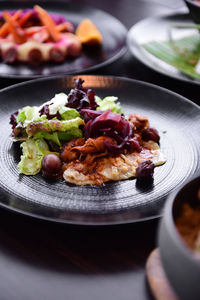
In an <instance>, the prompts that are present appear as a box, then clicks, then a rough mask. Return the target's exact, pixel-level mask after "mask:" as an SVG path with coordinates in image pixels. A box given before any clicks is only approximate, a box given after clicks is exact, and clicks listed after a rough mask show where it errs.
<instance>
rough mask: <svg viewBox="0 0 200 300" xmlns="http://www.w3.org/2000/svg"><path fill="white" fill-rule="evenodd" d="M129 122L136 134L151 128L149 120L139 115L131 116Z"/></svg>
mask: <svg viewBox="0 0 200 300" xmlns="http://www.w3.org/2000/svg"><path fill="white" fill-rule="evenodd" d="M128 121H129V123H130V124H131V125H132V127H133V131H134V132H141V131H142V130H144V129H145V128H147V127H149V121H148V119H147V118H146V117H144V116H141V115H138V114H130V115H129V117H128Z"/></svg>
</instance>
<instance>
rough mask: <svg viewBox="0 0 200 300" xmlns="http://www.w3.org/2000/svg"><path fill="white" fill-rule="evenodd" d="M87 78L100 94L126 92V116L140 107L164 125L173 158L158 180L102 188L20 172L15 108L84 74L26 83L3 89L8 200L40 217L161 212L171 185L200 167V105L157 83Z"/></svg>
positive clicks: (122, 217) (4, 199)
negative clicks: (14, 134)
mask: <svg viewBox="0 0 200 300" xmlns="http://www.w3.org/2000/svg"><path fill="white" fill-rule="evenodd" d="M79 77H82V78H83V79H84V80H85V83H84V85H85V87H90V88H93V89H94V90H95V91H96V94H97V95H99V96H100V97H105V96H108V95H116V96H118V97H119V100H120V102H121V104H122V106H123V109H124V112H125V114H126V115H127V114H129V113H131V112H132V113H133V112H135V113H139V114H142V115H145V116H147V117H148V118H149V120H150V123H151V125H152V126H153V127H156V128H157V129H158V130H159V132H160V135H161V142H160V144H161V150H162V152H163V153H164V155H165V156H166V158H167V162H166V163H165V164H164V165H163V166H160V167H158V168H156V169H155V176H154V182H153V183H152V184H151V185H149V186H147V185H146V186H145V185H141V184H138V182H137V181H136V179H130V180H125V181H118V182H109V183H107V184H105V186H102V187H97V186H85V187H79V186H75V185H72V184H66V183H65V182H64V181H62V180H60V181H57V182H55V183H51V182H48V181H47V180H45V179H44V178H43V177H42V176H41V175H36V176H24V175H20V176H19V175H18V170H17V163H18V162H19V157H20V147H19V144H18V143H12V141H11V139H10V135H11V126H10V125H9V116H10V114H11V113H12V112H15V111H16V110H18V109H19V108H21V107H23V106H26V105H39V104H41V103H43V102H44V101H46V100H48V99H50V98H52V97H53V96H54V95H55V93H59V92H62V91H63V92H67V93H68V92H69V90H70V89H71V88H72V87H73V86H74V79H75V78H76V77H75V76H74V77H73V76H69V77H63V78H61V77H59V78H48V79H38V80H34V81H31V82H27V83H21V84H18V85H15V86H13V87H10V88H6V89H4V90H2V91H1V92H0V103H1V110H0V154H1V156H0V188H1V193H0V204H1V205H2V206H5V207H7V208H9V209H12V210H15V211H18V212H21V213H24V214H28V215H32V216H35V217H39V218H44V219H49V220H53V221H59V222H66V223H74V224H84V225H86V224H89V225H91V224H93V225H103V224H119V223H127V222H138V221H140V220H144V219H149V218H154V217H157V216H159V215H160V214H161V210H162V208H163V204H164V202H165V198H166V196H167V195H168V194H169V192H171V191H172V190H174V189H175V188H177V187H178V186H179V185H180V184H181V183H182V182H183V181H184V180H185V179H187V178H188V177H189V176H190V175H192V174H193V173H194V172H195V171H196V170H197V169H198V168H199V166H200V159H199V158H200V147H199V144H200V135H199V132H200V123H199V119H200V108H199V107H198V106H197V105H195V104H193V103H192V102H190V101H189V100H187V99H185V98H183V97H182V96H179V95H177V94H175V93H173V92H170V91H168V90H165V89H163V88H160V87H156V86H153V85H151V84H147V83H143V82H138V81H134V80H129V79H122V78H114V77H103V76H102V77H101V76H84V75H82V76H79Z"/></svg>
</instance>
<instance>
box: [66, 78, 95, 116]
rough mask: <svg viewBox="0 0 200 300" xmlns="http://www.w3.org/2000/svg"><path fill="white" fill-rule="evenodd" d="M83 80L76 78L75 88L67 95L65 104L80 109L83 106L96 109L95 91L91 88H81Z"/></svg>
mask: <svg viewBox="0 0 200 300" xmlns="http://www.w3.org/2000/svg"><path fill="white" fill-rule="evenodd" d="M83 82H84V80H82V79H80V78H79V79H76V80H75V88H74V89H73V90H71V92H70V93H69V95H68V103H67V105H66V106H68V107H71V108H75V109H77V110H78V111H80V110H81V109H83V108H88V109H91V110H93V109H96V107H97V104H96V102H95V92H94V91H93V90H91V89H86V88H83V86H82V84H83Z"/></svg>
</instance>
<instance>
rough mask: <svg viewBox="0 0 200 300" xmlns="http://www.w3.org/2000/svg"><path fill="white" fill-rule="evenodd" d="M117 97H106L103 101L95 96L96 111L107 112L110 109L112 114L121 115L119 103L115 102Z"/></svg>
mask: <svg viewBox="0 0 200 300" xmlns="http://www.w3.org/2000/svg"><path fill="white" fill-rule="evenodd" d="M117 100H118V97H114V96H107V97H105V98H104V99H101V98H99V97H98V96H95V101H96V103H97V104H98V107H97V110H108V109H111V111H112V112H116V113H119V114H123V111H122V107H121V105H120V102H116V101H117Z"/></svg>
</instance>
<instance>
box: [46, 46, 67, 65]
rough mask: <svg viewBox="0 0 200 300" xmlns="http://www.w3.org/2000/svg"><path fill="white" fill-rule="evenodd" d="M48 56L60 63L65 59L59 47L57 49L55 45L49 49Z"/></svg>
mask: <svg viewBox="0 0 200 300" xmlns="http://www.w3.org/2000/svg"><path fill="white" fill-rule="evenodd" d="M49 56H50V59H51V60H52V61H54V62H56V63H61V62H63V61H64V60H65V55H64V53H63V52H62V51H61V50H60V49H57V48H55V47H54V48H52V49H51V50H50V51H49Z"/></svg>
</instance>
